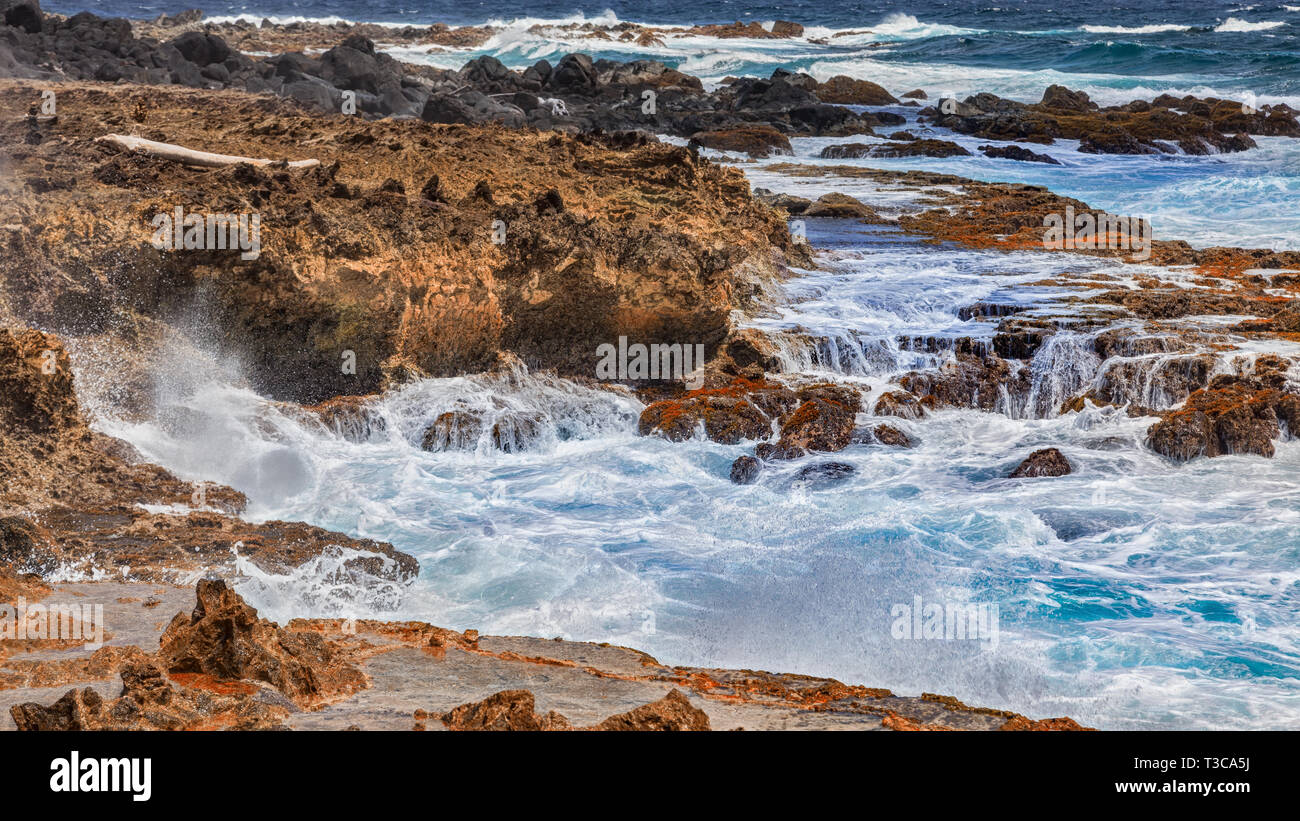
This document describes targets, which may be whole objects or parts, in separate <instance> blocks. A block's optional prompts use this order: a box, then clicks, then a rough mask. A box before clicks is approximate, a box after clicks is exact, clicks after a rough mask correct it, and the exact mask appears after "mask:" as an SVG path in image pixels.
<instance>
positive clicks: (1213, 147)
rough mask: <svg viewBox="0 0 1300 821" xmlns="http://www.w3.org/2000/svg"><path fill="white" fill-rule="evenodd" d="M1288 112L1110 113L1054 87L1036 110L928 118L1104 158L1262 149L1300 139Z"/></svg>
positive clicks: (1198, 104) (988, 105)
mask: <svg viewBox="0 0 1300 821" xmlns="http://www.w3.org/2000/svg"><path fill="white" fill-rule="evenodd" d="M1295 113H1296V112H1294V111H1292V110H1291V109H1289V108H1288V107H1286V106H1285V105H1278V106H1263V107H1261V108H1260V109H1258V110H1256V111H1254V112H1253V113H1245V112H1244V111H1243V106H1242V104H1241V102H1240V101H1233V100H1219V99H1214V98H1207V99H1203V100H1202V99H1197V98H1195V97H1186V98H1183V99H1181V100H1180V99H1177V98H1173V97H1170V96H1169V95H1162V96H1161V97H1158V98H1156V99H1155V100H1154V101H1152V102H1149V103H1148V102H1146V101H1143V100H1135V101H1133V102H1131V103H1128V104H1127V105H1122V106H1110V107H1107V108H1102V107H1100V106H1098V105H1097V104H1096V103H1093V102H1092V101H1091V100H1090V99H1089V98H1088V95H1087V94H1085V93H1083V92H1081V91H1071V90H1070V89H1067V88H1064V87H1062V86H1055V85H1054V86H1050V87H1048V88H1047V90H1046V91H1045V92H1044V93H1043V98H1042V100H1041V101H1039V102H1038V103H1036V104H1025V103H1019V102H1015V101H1013V100H1005V99H1002V98H1000V97H997V96H995V95H993V94H987V93H983V94H976V95H973V96H971V97H967V98H966V99H965V100H963V101H961V102H957V101H956V100H941V101H940V102H939V105H938V106H937V107H934V108H930V109H926V110H925V111H924V112H923V114H925V115H926V117H927V118H928V120H929V121H930V122H932V123H933V124H935V125H938V126H941V127H943V128H951V129H952V130H953V131H956V132H958V133H961V134H971V135H974V136H978V137H983V138H985V139H993V140H1016V141H1026V142H1036V143H1042V144H1050V143H1052V142H1054V141H1055V140H1057V139H1068V140H1079V142H1080V145H1079V150H1080V151H1082V152H1085V153H1101V154H1172V153H1178V152H1179V151H1182V152H1183V153H1186V154H1207V153H1211V152H1218V153H1227V152H1232V151H1244V150H1246V149H1249V148H1253V147H1255V141H1254V140H1252V139H1251V138H1250V136H1249V135H1251V134H1259V135H1283V134H1284V135H1287V136H1300V121H1297V120H1296V117H1295Z"/></svg>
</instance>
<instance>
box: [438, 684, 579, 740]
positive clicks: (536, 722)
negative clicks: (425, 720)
mask: <svg viewBox="0 0 1300 821" xmlns="http://www.w3.org/2000/svg"><path fill="white" fill-rule="evenodd" d="M442 723H443V724H445V725H446V726H447V729H448V730H456V731H462V732H466V731H468V732H474V731H478V732H482V731H489V732H500V731H526V732H540V731H547V730H567V729H569V727H570V724H569V720H568V719H567V718H565V717H564V716H562V715H560V714H559V713H557V712H555V711H551V712H549V713H547V714H546V715H538V714H537V711H536V707H535V703H534V699H533V694H532V693H531V692H530V691H528V690H502V691H501V692H499V693H494V694H492V695H490V696H488V697H487V698H485V699H483V700H482V701H475V702H470V703H468V704H462V705H460V706H459V707H457V708H455V709H453V710H451V711H450V712H447V713H444V714H443V715H442Z"/></svg>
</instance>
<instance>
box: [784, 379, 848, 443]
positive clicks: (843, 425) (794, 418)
mask: <svg viewBox="0 0 1300 821" xmlns="http://www.w3.org/2000/svg"><path fill="white" fill-rule="evenodd" d="M860 402H861V398H860V397H859V396H858V395H857V394H856V392H855V394H854V397H853V400H852V401H851V402H841V401H835V400H832V399H829V398H810V399H808V400H806V401H805V402H804V403H803V404H802V405H800V406H799V408H798V409H797V410H795V412H794V413H793V414H791V416H790V417H789V418H788V419H786V420H785V423H784V424H783V425H782V427H781V438H780V439H779V440H778V442H777V448H779V449H782V450H791V449H799V450H819V451H836V450H844V448H846V447H848V446H849V444H850V443H851V442H852V441H853V424H854V419H855V416H856V414H857V410H858V404H859V403H860Z"/></svg>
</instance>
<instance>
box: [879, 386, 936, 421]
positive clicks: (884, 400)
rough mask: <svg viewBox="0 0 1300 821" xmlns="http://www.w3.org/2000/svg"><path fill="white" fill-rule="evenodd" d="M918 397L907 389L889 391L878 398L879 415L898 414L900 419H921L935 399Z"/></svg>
mask: <svg viewBox="0 0 1300 821" xmlns="http://www.w3.org/2000/svg"><path fill="white" fill-rule="evenodd" d="M926 399H929V397H926V398H917V397H916V396H914V395H913V394H910V393H908V392H907V391H888V392H886V393H883V394H881V396H880V398H879V399H877V400H876V415H877V416H897V417H898V418H900V419H920V418H921V417H922V416H924V415H925V412H926V410H928V409H929V408H930V407H932V406H933V404H934V403H933V400H931V401H929V402H927V401H926Z"/></svg>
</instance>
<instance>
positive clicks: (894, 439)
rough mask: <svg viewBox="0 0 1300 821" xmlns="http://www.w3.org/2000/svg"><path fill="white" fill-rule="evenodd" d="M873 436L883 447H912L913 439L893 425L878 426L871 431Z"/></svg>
mask: <svg viewBox="0 0 1300 821" xmlns="http://www.w3.org/2000/svg"><path fill="white" fill-rule="evenodd" d="M871 434H872V436H874V437H875V439H876V441H877V442H879V443H880V444H882V445H889V446H890V447H895V448H910V447H912V439H911V437H909V436H908V435H907V434H906V433H903V432H902V431H901V430H899V429H898V428H896V427H894V426H893V425H876V426H875V427H874V428H872V429H871Z"/></svg>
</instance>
